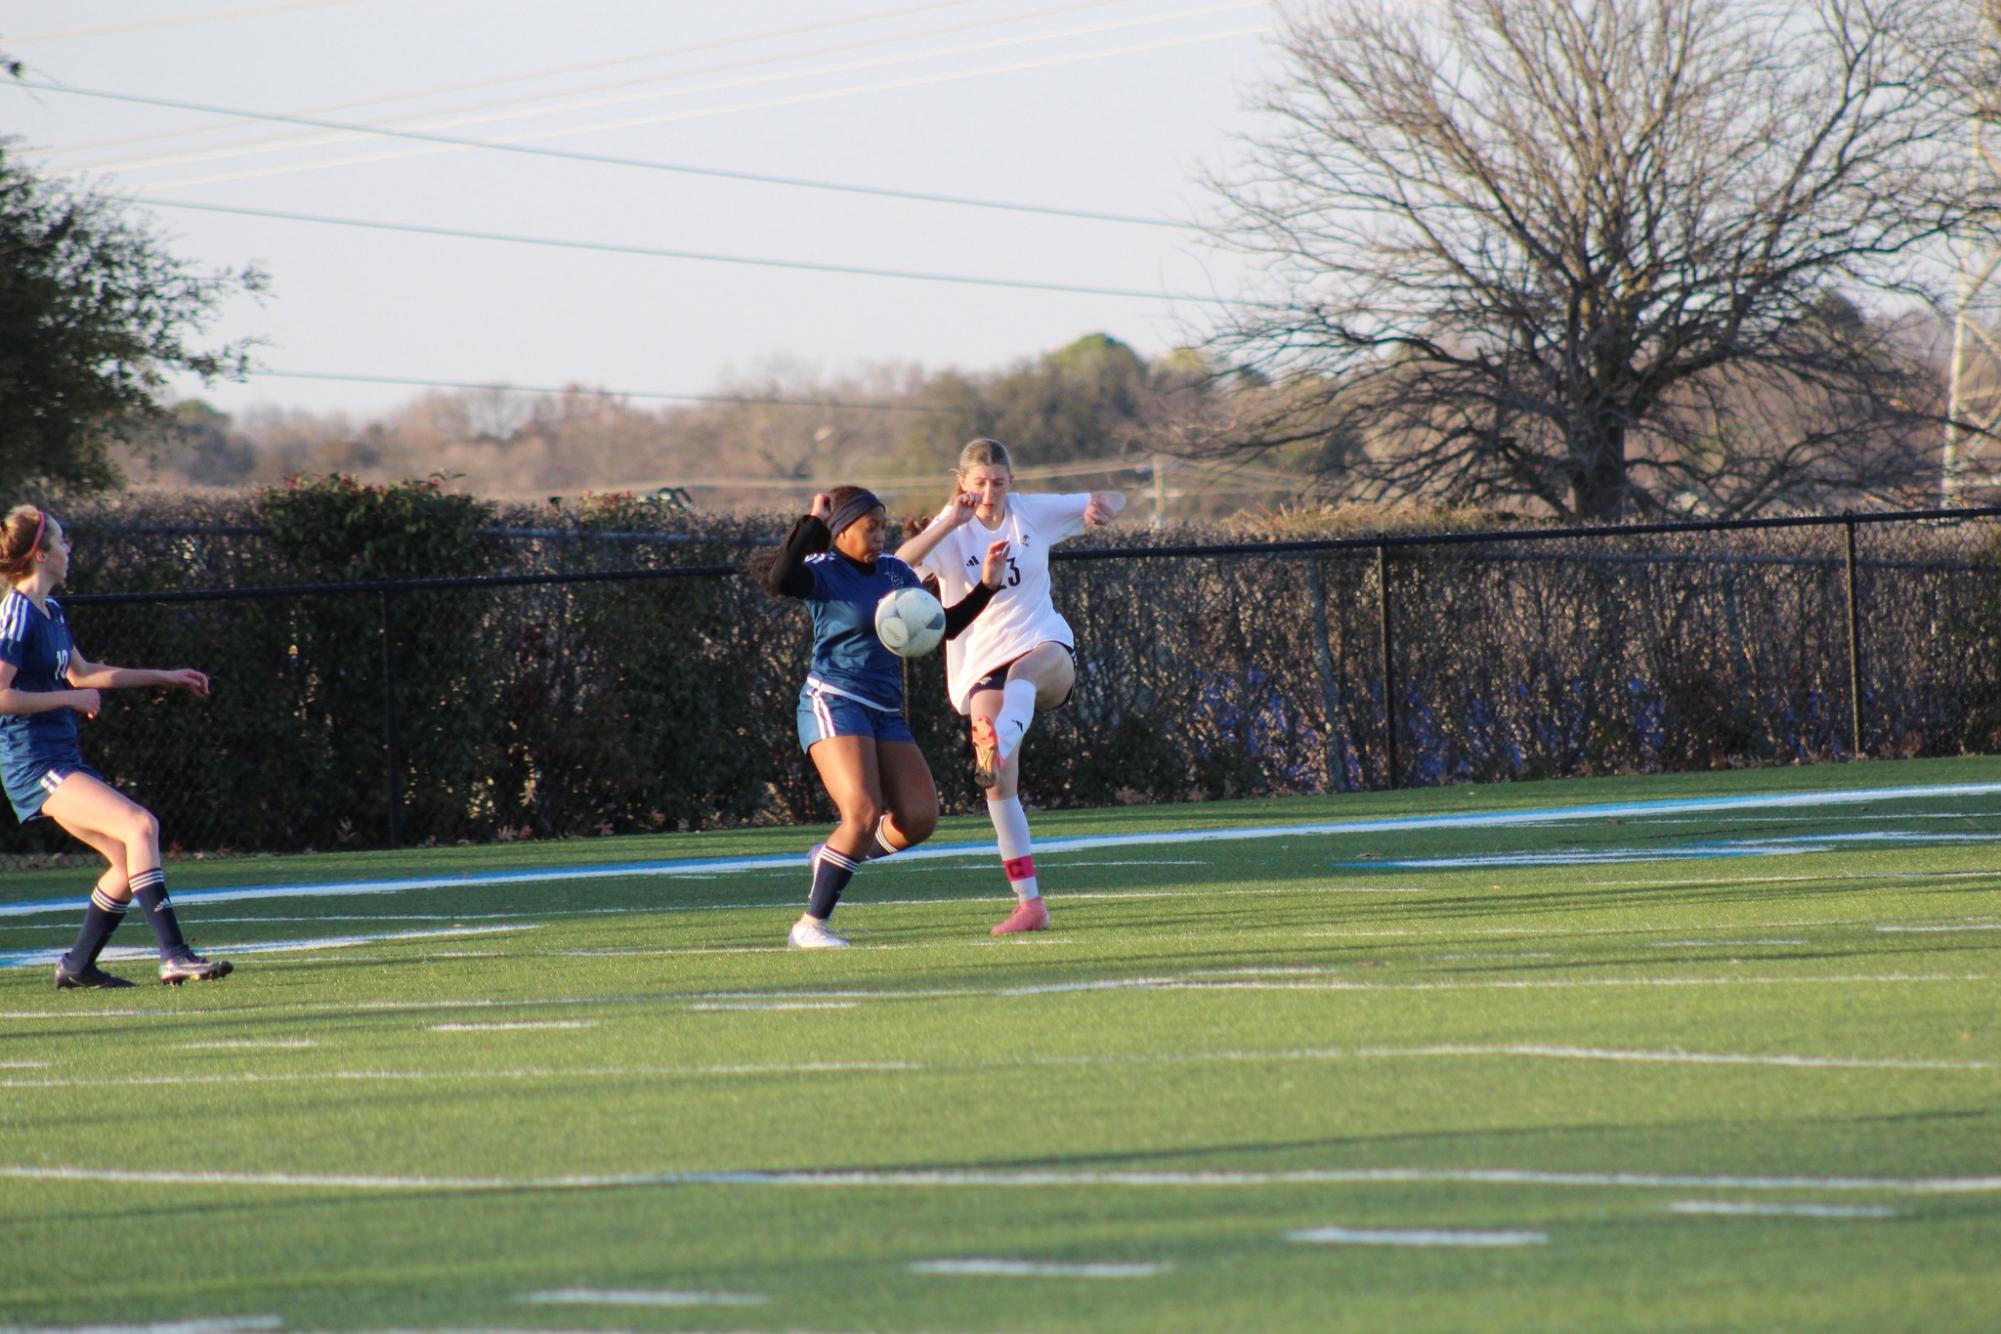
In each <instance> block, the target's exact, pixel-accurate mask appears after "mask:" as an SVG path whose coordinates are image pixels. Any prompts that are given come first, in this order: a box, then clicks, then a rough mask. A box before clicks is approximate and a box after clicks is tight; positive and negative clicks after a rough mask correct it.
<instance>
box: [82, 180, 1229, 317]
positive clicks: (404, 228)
mask: <svg viewBox="0 0 2001 1334" xmlns="http://www.w3.org/2000/svg"><path fill="white" fill-rule="evenodd" d="M101 198H104V199H108V200H117V201H120V202H123V203H128V204H143V205H145V206H147V207H149V208H179V209H192V210H194V211H196V212H200V213H227V214H232V215H235V216H239V217H246V218H272V219H276V220H278V221H282V222H311V223H320V224H323V225H326V226H331V227H358V228H362V229H364V230H369V231H384V232H410V233H413V234H415V235H419V236H442V237H449V238H451V239H453V240H466V241H500V242H505V243H507V244H509V245H532V246H548V247H553V248H555V249H559V250H589V251H597V252H599V253H602V254H611V255H644V256H647V257H649V258H653V259H685V260H696V261H700V262H702V263H708V264H742V265H747V266H750V267H753V268H766V269H801V270H804V271H806V272H808V273H840V274H848V275H851V276H853V277H859V278H897V279H902V280H905V281H909V282H929V283H958V284H961V285H965V286H971V287H1005V288H1014V289H1018V290H1021V291H1031V292H1061V293H1064V294H1066V295H1071V296H1109V297H1118V298H1122V299H1127V300H1135V301H1170V302H1172V301H1194V302H1200V303H1203V304H1208V305H1231V304H1234V303H1232V302H1231V301H1230V300H1229V299H1228V298H1226V297H1219V296H1200V295H1197V294H1195V293H1188V292H1141V291H1135V290H1133V289H1131V288H1124V287H1089V286H1085V285H1083V284H1073V283H1039V282H1031V281H1029V280H1027V279H1021V278H982V277H976V276H973V275H969V274H958V273H922V272H917V271H915V270H910V269H878V268H870V267H868V266H865V265H859V264H826V263H821V262H819V261H815V260H806V259H771V258H768V257H765V256H758V255H721V254H712V253H708V252H704V251H697V250H669V249H665V248H662V247H658V246H640V245H618V244H614V243H612V242H608V241H567V240H563V239H561V238H558V237H548V236H522V235H518V234H515V233H511V232H486V231H475V230H472V229H470V228H464V227H430V226H425V225H423V224H421V223H414V222H378V221H375V220H373V219H368V218H336V217H332V216H329V215H326V214H321V213H288V212H284V211H281V210H278V209H266V208H241V207H238V206H236V205H231V204H198V203H195V202H194V201H192V200H187V199H154V198H151V197H150V196H147V195H110V194H107V195H103V196H101Z"/></svg>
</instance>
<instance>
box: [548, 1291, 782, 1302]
mask: <svg viewBox="0 0 2001 1334" xmlns="http://www.w3.org/2000/svg"><path fill="white" fill-rule="evenodd" d="M519 1300H521V1301H524V1302H534V1303H538V1304H541V1305H546V1306H762V1305H764V1303H766V1302H768V1301H770V1300H771V1298H769V1297H767V1296H765V1295H764V1294H763V1293H761V1292H677V1291H673V1290H671V1289H662V1288H608V1289H603V1290H600V1289H597V1288H553V1289H550V1290H549V1291H547V1292H531V1293H528V1294H527V1295H526V1296H524V1297H521V1298H520V1299H519Z"/></svg>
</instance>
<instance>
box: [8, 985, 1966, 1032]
mask: <svg viewBox="0 0 2001 1334" xmlns="http://www.w3.org/2000/svg"><path fill="white" fill-rule="evenodd" d="M1992 980H1993V975H1991V974H1988V973H1873V974H1844V975H1838V976H1825V977H1578V978H1538V979H1517V980H1506V979H1479V980H1463V981H1441V982H1351V981H1344V980H1340V979H1334V978H1329V979H1326V980H1318V979H1308V980H1297V981H1263V982H1261V981H1255V980H1246V981H1231V980H1229V979H1220V980H1204V979H1202V978H1190V977H1189V976H1187V975H1185V974H1182V975H1172V976H1161V977H1124V978H1105V979H1101V980H1095V981H1080V982H1051V983H1043V984H1039V985H1034V986H1018V987H934V988H922V989H912V990H879V991H706V992H684V993H678V994H677V993H662V994H658V995H639V996H616V995H614V996H538V997H528V998H522V999H517V1000H497V999H494V998H492V997H464V998H459V999H451V1000H412V999H402V1000H373V1001H345V1002H342V1001H305V1002H301V1003H299V1004H296V1005H252V1006H232V1007H217V1006H202V1007H195V1006H191V1007H189V1008H187V1009H185V1010H174V1009H143V1010H141V1009H122V1010H0V1019H11V1020H23V1021H27V1020H36V1019H59V1020H66V1021H73V1020H76V1019H79V1018H89V1019H187V1018H197V1017H200V1016H204V1015H221V1014H226V1015H230V1016H231V1017H233V1018H238V1019H243V1018H270V1017H273V1016H277V1015H301V1014H329V1013H338V1014H355V1013H360V1012H364V1011H372V1012H376V1013H399V1012H405V1011H408V1012H416V1013H421V1012H423V1011H426V1010H501V1009H537V1008H544V1007H547V1008H557V1007H568V1006H584V1005H669V1006H672V1005H681V1006H687V1005H693V1004H697V1003H701V1002H708V1001H756V1000H769V1001H799V1000H855V1001H920V1000H962V999H981V998H991V997H1000V998H1007V999H1012V998H1015V997H1020V996H1051V995H1066V994H1073V993H1081V992H1094V991H1191V992H1200V991H1235V990H1264V991H1352V992H1404V991H1448V992H1449V991H1496V990H1499V991H1530V990H1544V989H1550V990H1571V989H1577V988H1618V987H1642V988H1645V987H1738V986H1775V987H1776V986H1862V985H1870V986H1896V985H1901V984H1911V983H1936V982H1987V981H1992Z"/></svg>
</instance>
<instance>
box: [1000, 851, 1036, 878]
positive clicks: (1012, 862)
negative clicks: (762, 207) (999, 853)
mask: <svg viewBox="0 0 2001 1334" xmlns="http://www.w3.org/2000/svg"><path fill="white" fill-rule="evenodd" d="M1001 870H1003V871H1005V872H1007V878H1008V879H1010V880H1033V879H1035V858H1033V857H1010V858H1008V859H1007V860H1006V861H1004V862H1002V863H1001Z"/></svg>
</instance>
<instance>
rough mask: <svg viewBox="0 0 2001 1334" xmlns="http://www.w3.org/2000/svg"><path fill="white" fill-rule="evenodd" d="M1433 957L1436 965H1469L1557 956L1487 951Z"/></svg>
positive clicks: (1530, 952) (1526, 951) (1549, 953)
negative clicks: (1497, 960) (1479, 961)
mask: <svg viewBox="0 0 2001 1334" xmlns="http://www.w3.org/2000/svg"><path fill="white" fill-rule="evenodd" d="M1431 957H1432V960H1433V961H1434V962H1436V963H1469V962H1474V961H1477V960H1485V959H1504V960H1512V959H1554V958H1555V957H1556V955H1555V954H1553V953H1551V952H1550V951H1549V950H1524V951H1521V952H1515V951H1496V950H1487V951H1483V952H1481V953H1478V954H1434V955H1432V956H1431Z"/></svg>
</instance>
